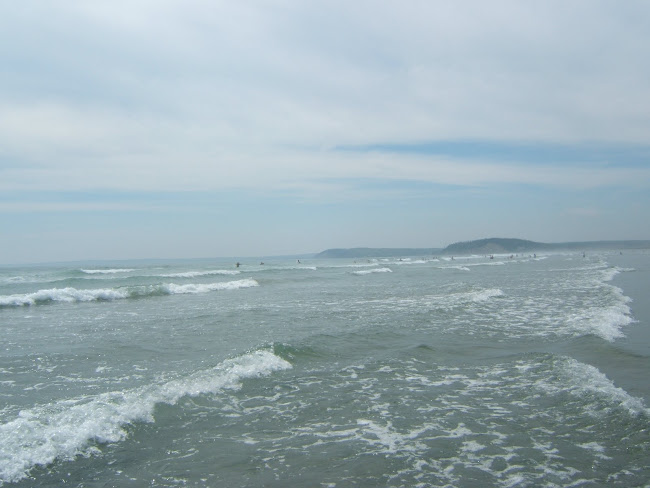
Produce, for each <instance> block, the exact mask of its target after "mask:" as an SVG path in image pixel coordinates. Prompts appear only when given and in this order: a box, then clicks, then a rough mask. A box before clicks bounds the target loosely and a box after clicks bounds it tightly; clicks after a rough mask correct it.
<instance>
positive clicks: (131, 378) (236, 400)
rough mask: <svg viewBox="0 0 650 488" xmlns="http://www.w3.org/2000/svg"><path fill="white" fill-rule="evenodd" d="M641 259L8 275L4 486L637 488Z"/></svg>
mask: <svg viewBox="0 0 650 488" xmlns="http://www.w3.org/2000/svg"><path fill="white" fill-rule="evenodd" d="M649 284H650V254H649V253H648V252H644V251H636V252H628V251H625V252H624V254H620V253H619V252H618V251H616V252H613V251H611V252H600V253H594V254H587V255H586V256H585V257H583V256H582V254H576V253H565V254H562V253H557V254H546V255H536V256H534V255H533V256H531V255H518V256H512V257H511V256H494V257H493V258H490V257H487V256H468V257H456V258H455V259H453V260H452V259H451V258H450V257H434V256H414V257H411V258H401V259H399V258H386V259H376V260H375V259H372V260H356V261H354V260H345V259H339V260H316V259H303V260H302V262H297V260H295V259H291V260H288V259H287V260H280V259H275V260H273V259H267V260H265V264H260V263H259V260H256V261H253V260H250V262H248V261H246V260H242V262H241V265H240V266H239V267H236V266H235V263H233V262H231V261H228V260H221V261H219V260H202V261H177V262H161V261H155V262H153V261H149V262H125V263H110V264H108V265H107V264H106V263H104V264H97V263H95V264H93V263H83V264H79V263H76V264H62V265H50V266H26V267H15V266H14V267H4V268H1V269H0V486H3V487H5V486H6V487H12V488H13V487H59V486H74V487H131V486H132V487H144V486H155V487H179V486H181V487H182V486H198V487H221V486H224V487H240V486H241V487H244V486H250V487H255V486H268V487H286V486H291V487H348V486H357V487H362V486H366V487H376V486H391V487H393V486H394V487H399V486H403V487H417V486H422V487H429V486H433V487H435V486H441V487H442V486H448V487H455V486H458V487H491V486H495V487H497V486H498V487H514V486H531V487H533V486H534V487H537V486H547V487H556V486H567V487H568V486H625V487H629V486H648V485H649V484H650V409H649V407H648V406H649V402H650V380H649V377H650V376H649V373H650V301H649V300H648V289H649Z"/></svg>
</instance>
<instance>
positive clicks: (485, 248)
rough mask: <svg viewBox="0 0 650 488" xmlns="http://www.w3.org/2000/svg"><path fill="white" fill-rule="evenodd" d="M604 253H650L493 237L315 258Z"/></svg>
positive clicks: (631, 245)
mask: <svg viewBox="0 0 650 488" xmlns="http://www.w3.org/2000/svg"><path fill="white" fill-rule="evenodd" d="M605 249H620V250H623V249H650V240H647V241H643V240H636V241H629V240H628V241H586V242H560V243H545V242H535V241H528V240H525V239H508V238H502V237H491V238H488V239H478V240H475V241H466V242H456V243H454V244H450V245H449V246H447V247H445V248H374V247H355V248H351V249H327V250H325V251H323V252H320V253H318V254H316V255H315V256H314V257H316V258H378V257H400V256H427V255H429V256H430V255H438V254H443V255H444V254H446V255H450V254H451V255H462V254H513V253H526V252H533V251H588V250H605Z"/></svg>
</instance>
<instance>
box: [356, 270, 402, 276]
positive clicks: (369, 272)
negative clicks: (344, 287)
mask: <svg viewBox="0 0 650 488" xmlns="http://www.w3.org/2000/svg"><path fill="white" fill-rule="evenodd" d="M392 272H393V270H392V269H390V268H373V269H364V270H362V271H353V272H352V274H354V275H359V276H361V275H367V274H371V273H392Z"/></svg>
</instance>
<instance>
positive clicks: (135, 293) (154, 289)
mask: <svg viewBox="0 0 650 488" xmlns="http://www.w3.org/2000/svg"><path fill="white" fill-rule="evenodd" d="M253 286H259V283H258V282H257V281H255V280H254V279H252V278H247V279H244V280H237V281H227V282H218V283H205V284H186V285H177V284H175V283H168V284H163V285H150V286H135V287H124V288H106V289H93V290H79V289H77V288H51V289H48V290H39V291H37V292H34V293H25V294H22V295H4V296H0V307H10V306H14V307H20V306H31V305H36V304H38V303H47V302H68V303H71V302H92V301H111V300H118V299H123V298H130V297H146V296H153V295H160V294H166V295H176V294H196V293H207V292H211V291H217V290H236V289H240V288H250V287H253Z"/></svg>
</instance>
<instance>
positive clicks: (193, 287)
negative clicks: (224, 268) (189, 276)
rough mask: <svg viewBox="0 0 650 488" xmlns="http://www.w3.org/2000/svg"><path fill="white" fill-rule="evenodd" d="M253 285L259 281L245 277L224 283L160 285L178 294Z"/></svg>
mask: <svg viewBox="0 0 650 488" xmlns="http://www.w3.org/2000/svg"><path fill="white" fill-rule="evenodd" d="M253 286H259V283H258V282H257V281H255V280H254V279H252V278H247V279H245V280H237V281H227V282H224V283H205V284H188V285H176V284H174V283H169V284H167V285H162V289H163V290H165V291H167V292H168V293H169V294H170V295H179V294H197V293H208V292H211V291H218V290H237V289H239V288H250V287H253Z"/></svg>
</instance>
